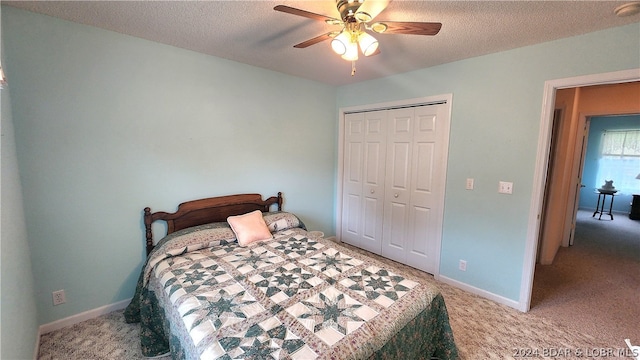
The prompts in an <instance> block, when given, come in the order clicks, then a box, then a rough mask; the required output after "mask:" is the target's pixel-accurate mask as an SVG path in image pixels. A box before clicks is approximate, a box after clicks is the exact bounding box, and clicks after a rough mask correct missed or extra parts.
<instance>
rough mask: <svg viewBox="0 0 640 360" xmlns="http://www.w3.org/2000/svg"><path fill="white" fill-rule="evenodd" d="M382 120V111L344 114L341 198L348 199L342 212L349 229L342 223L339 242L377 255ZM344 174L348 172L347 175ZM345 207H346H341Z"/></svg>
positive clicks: (380, 216) (382, 178)
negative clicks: (344, 182) (342, 191)
mask: <svg viewBox="0 0 640 360" xmlns="http://www.w3.org/2000/svg"><path fill="white" fill-rule="evenodd" d="M386 121H387V115H386V113H385V112H384V111H374V112H368V113H358V114H347V115H346V116H345V128H346V129H347V131H346V133H347V134H349V133H350V134H351V135H352V136H345V149H348V148H352V150H351V153H350V152H349V151H348V150H347V151H345V156H346V158H345V159H344V161H343V163H344V164H345V169H344V171H345V179H348V181H349V184H348V185H347V184H344V185H343V188H344V189H345V190H346V189H347V188H348V192H347V191H344V192H345V194H344V195H343V197H344V196H351V197H352V200H350V203H349V205H348V206H349V208H348V209H346V210H343V221H345V220H344V219H345V218H346V221H347V222H350V223H351V224H350V225H351V226H348V225H345V224H343V228H348V229H349V230H348V232H346V233H345V232H344V231H343V234H342V235H343V239H342V240H343V241H345V242H347V243H350V244H353V245H356V246H358V247H361V248H363V249H365V250H369V251H371V252H374V253H377V254H380V251H381V246H382V245H381V244H382V219H383V206H384V204H383V201H384V181H385V170H384V166H385V161H386V125H387V124H386ZM348 171H352V175H351V176H349V173H348ZM345 208H346V206H345Z"/></svg>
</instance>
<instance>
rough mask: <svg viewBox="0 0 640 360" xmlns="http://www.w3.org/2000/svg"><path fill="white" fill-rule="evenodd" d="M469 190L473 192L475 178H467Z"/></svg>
mask: <svg viewBox="0 0 640 360" xmlns="http://www.w3.org/2000/svg"><path fill="white" fill-rule="evenodd" d="M466 189H467V190H473V178H467V187H466Z"/></svg>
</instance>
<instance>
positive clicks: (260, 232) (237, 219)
mask: <svg viewBox="0 0 640 360" xmlns="http://www.w3.org/2000/svg"><path fill="white" fill-rule="evenodd" d="M227 222H228V223H229V225H231V229H232V230H233V232H234V233H235V234H236V238H237V239H238V244H240V246H248V245H250V244H251V243H254V242H256V241H263V240H271V239H272V238H273V237H272V236H271V232H270V231H269V228H268V227H267V224H266V223H265V222H264V218H263V217H262V212H261V211H260V210H255V211H252V212H250V213H247V214H244V215H236V216H229V217H228V218H227Z"/></svg>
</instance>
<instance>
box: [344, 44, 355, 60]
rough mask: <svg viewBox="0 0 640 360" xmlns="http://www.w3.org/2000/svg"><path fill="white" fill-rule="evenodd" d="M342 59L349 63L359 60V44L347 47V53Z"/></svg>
mask: <svg viewBox="0 0 640 360" xmlns="http://www.w3.org/2000/svg"><path fill="white" fill-rule="evenodd" d="M342 58H343V59H345V60H347V61H356V60H358V44H357V43H349V45H348V46H347V51H346V52H345V53H344V55H342Z"/></svg>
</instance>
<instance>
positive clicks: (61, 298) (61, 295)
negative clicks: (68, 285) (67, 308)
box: [53, 290, 67, 305]
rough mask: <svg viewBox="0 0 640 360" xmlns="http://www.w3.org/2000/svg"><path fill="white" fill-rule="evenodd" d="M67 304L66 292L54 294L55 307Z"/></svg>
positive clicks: (55, 292)
mask: <svg viewBox="0 0 640 360" xmlns="http://www.w3.org/2000/svg"><path fill="white" fill-rule="evenodd" d="M66 302H67V298H66V297H65V296H64V290H58V291H54V292H53V305H60V304H64V303H66Z"/></svg>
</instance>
